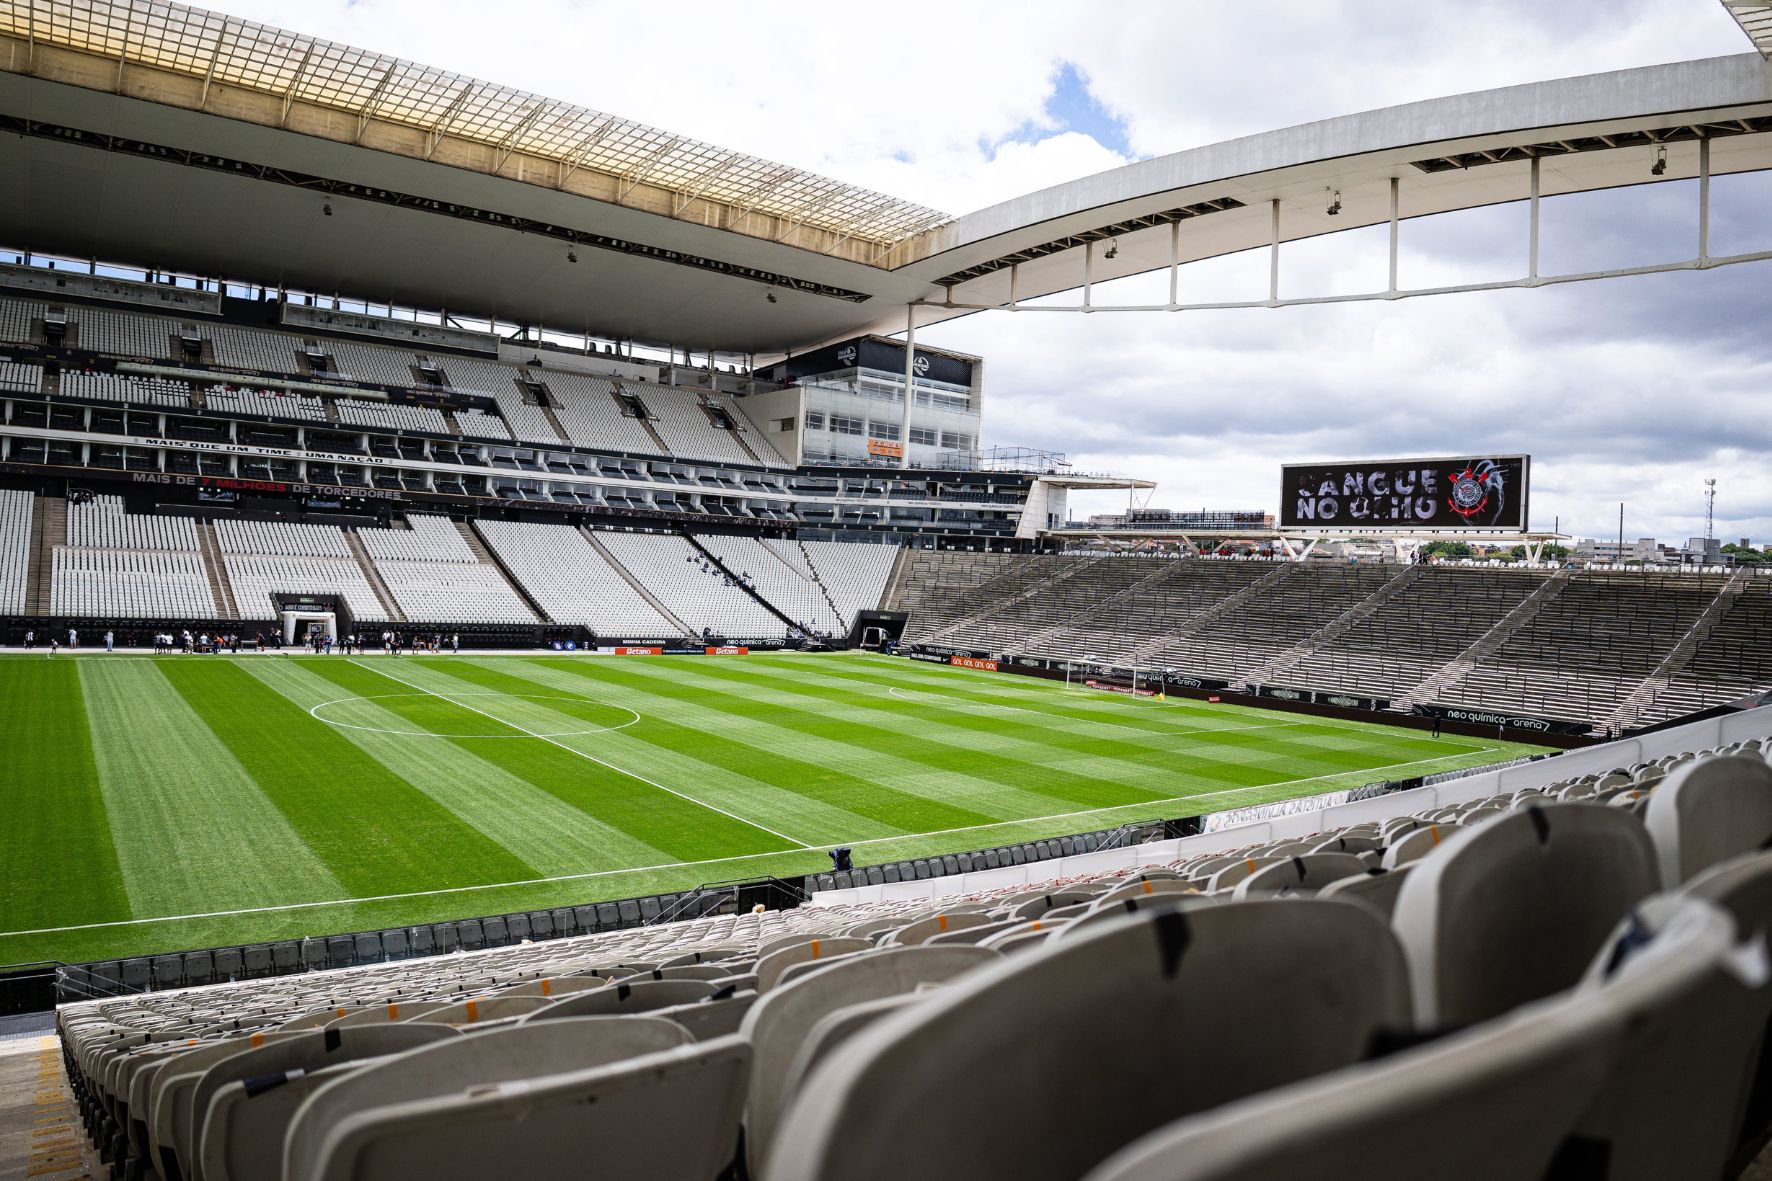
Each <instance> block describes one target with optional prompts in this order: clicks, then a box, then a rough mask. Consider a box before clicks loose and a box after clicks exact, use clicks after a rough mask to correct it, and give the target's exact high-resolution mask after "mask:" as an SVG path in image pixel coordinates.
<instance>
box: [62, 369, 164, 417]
mask: <svg viewBox="0 0 1772 1181" xmlns="http://www.w3.org/2000/svg"><path fill="white" fill-rule="evenodd" d="M61 392H62V394H63V395H65V396H66V397H70V398H92V399H94V400H95V401H104V402H125V403H128V404H129V405H132V406H164V407H167V408H168V409H174V410H189V409H190V408H191V389H190V387H189V386H187V385H185V384H184V383H183V382H179V381H170V380H167V379H165V378H158V377H137V376H131V375H127V374H122V373H83V372H80V371H77V370H64V371H63V373H62V376H61Z"/></svg>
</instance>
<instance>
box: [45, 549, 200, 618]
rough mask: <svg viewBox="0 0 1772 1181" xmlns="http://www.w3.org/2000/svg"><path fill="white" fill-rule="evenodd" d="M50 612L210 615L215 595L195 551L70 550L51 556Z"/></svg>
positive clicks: (118, 614) (92, 614)
mask: <svg viewBox="0 0 1772 1181" xmlns="http://www.w3.org/2000/svg"><path fill="white" fill-rule="evenodd" d="M50 560H51V568H50V574H51V579H50V589H49V610H50V613H51V614H53V615H74V616H79V615H86V616H101V617H115V618H143V619H214V618H215V617H216V616H217V615H218V614H219V612H217V610H216V603H215V596H214V594H212V593H211V591H210V589H209V578H208V575H207V573H206V572H205V570H204V568H203V559H202V557H200V556H199V555H198V554H197V553H195V552H194V551H175V552H169V551H166V550H119V549H73V548H70V547H67V546H60V545H58V546H56V547H55V550H54V553H53V554H52V555H51V559H50Z"/></svg>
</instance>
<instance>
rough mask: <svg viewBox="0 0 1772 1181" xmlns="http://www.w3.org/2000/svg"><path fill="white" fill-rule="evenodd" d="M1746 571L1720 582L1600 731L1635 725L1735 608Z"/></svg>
mask: <svg viewBox="0 0 1772 1181" xmlns="http://www.w3.org/2000/svg"><path fill="white" fill-rule="evenodd" d="M1747 571H1748V567H1745V566H1744V567H1742V568H1741V569H1740V570H1737V571H1736V572H1735V573H1734V574H1732V575H1730V577H1729V580H1728V581H1727V582H1725V583H1723V585H1722V588H1721V589H1719V590H1718V591H1717V597H1716V598H1714V599H1712V600H1711V602H1710V605H1709V606H1708V607H1706V608H1705V609H1704V612H1703V613H1702V614H1701V615H1699V617H1698V618H1697V619H1696V620H1694V621H1693V624H1692V626H1691V628H1689V629H1688V630H1687V632H1686V634H1685V635H1684V636H1682V637H1680V642H1679V643H1677V644H1675V645H1674V646H1673V648H1672V649H1670V650H1669V651H1668V654H1667V655H1666V656H1664V657H1662V659H1661V663H1660V664H1658V665H1656V666H1655V669H1654V671H1653V672H1651V673H1650V674H1649V675H1648V676H1646V677H1644V678H1643V681H1642V683H1641V684H1640V685H1638V686H1637V687H1636V688H1635V689H1633V690H1631V693H1630V696H1628V697H1626V698H1625V699H1624V700H1623V701H1622V702H1620V703H1619V706H1618V708H1617V709H1616V710H1614V711H1613V712H1612V715H1611V716H1610V717H1608V718H1607V719H1606V720H1605V721H1603V722H1601V723H1600V729H1602V730H1605V731H1608V732H1611V733H1622V732H1623V731H1624V730H1626V729H1629V728H1631V727H1634V726H1636V725H1637V724H1638V723H1639V722H1640V721H1641V720H1642V715H1643V710H1644V709H1645V708H1646V707H1647V706H1649V705H1650V704H1652V703H1653V702H1654V701H1655V699H1656V697H1657V696H1658V695H1660V693H1661V691H1662V690H1663V689H1666V688H1667V685H1668V682H1669V681H1671V680H1673V678H1674V676H1675V675H1676V674H1678V673H1679V672H1680V671H1681V670H1683V669H1684V668H1686V666H1687V665H1689V664H1691V663H1692V657H1693V656H1694V655H1696V654H1697V652H1698V649H1699V647H1700V646H1701V645H1702V644H1703V643H1704V642H1705V641H1706V640H1708V639H1709V638H1710V634H1711V633H1712V632H1713V631H1715V630H1716V628H1717V624H1718V623H1720V622H1722V619H1723V616H1725V615H1727V614H1728V613H1729V609H1730V608H1731V607H1732V606H1734V605H1735V601H1736V600H1737V599H1739V598H1740V597H1741V595H1742V592H1744V591H1745V590H1747V582H1746V578H1747Z"/></svg>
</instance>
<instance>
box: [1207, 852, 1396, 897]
mask: <svg viewBox="0 0 1772 1181" xmlns="http://www.w3.org/2000/svg"><path fill="white" fill-rule="evenodd" d="M1365 872H1366V863H1365V862H1364V861H1361V860H1360V859H1359V858H1358V857H1356V856H1354V855H1353V854H1352V853H1304V854H1301V855H1299V856H1296V857H1288V858H1286V860H1284V861H1277V862H1275V863H1274V864H1272V865H1264V866H1262V867H1261V868H1260V869H1258V870H1256V871H1255V872H1254V873H1252V874H1250V875H1249V876H1248V877H1246V878H1244V879H1243V880H1242V881H1240V882H1238V883H1237V889H1236V892H1235V897H1237V898H1247V897H1248V896H1249V895H1251V894H1260V893H1266V892H1269V891H1280V890H1320V889H1322V888H1323V887H1324V886H1327V885H1328V884H1329V883H1330V882H1333V881H1336V880H1338V879H1340V878H1351V877H1353V876H1355V875H1356V874H1363V873H1365Z"/></svg>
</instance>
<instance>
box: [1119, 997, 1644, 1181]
mask: <svg viewBox="0 0 1772 1181" xmlns="http://www.w3.org/2000/svg"><path fill="white" fill-rule="evenodd" d="M1617 1033H1618V1030H1617V1023H1616V1022H1615V1021H1612V1020H1610V1019H1608V1018H1606V1017H1605V1015H1604V1014H1602V1013H1599V1012H1598V1011H1593V1012H1587V1011H1584V1010H1582V1009H1581V1008H1580V1007H1578V1006H1573V1005H1571V1004H1570V1003H1569V1002H1568V1001H1567V1000H1561V999H1559V1000H1555V1001H1543V1002H1540V1003H1538V1004H1537V1005H1533V1006H1528V1007H1527V1008H1525V1009H1523V1010H1521V1011H1519V1012H1518V1013H1515V1014H1510V1015H1509V1016H1506V1017H1502V1018H1498V1019H1497V1020H1495V1021H1491V1022H1487V1023H1484V1024H1482V1025H1479V1026H1477V1027H1475V1028H1474V1029H1471V1030H1469V1031H1467V1032H1465V1033H1461V1034H1459V1035H1457V1036H1454V1037H1450V1038H1446V1039H1443V1040H1440V1041H1436V1042H1431V1043H1429V1044H1428V1045H1426V1046H1423V1047H1420V1048H1418V1049H1415V1050H1413V1051H1410V1052H1408V1053H1403V1054H1398V1055H1395V1056H1393V1057H1390V1058H1385V1059H1381V1060H1379V1061H1377V1062H1372V1063H1365V1064H1361V1065H1355V1066H1350V1067H1348V1068H1346V1069H1345V1070H1338V1071H1334V1072H1332V1073H1330V1074H1326V1075H1322V1076H1320V1077H1318V1078H1314V1079H1310V1080H1307V1081H1305V1082H1302V1083H1297V1084H1294V1085H1292V1086H1287V1087H1280V1088H1278V1089H1277V1090H1273V1091H1269V1092H1267V1093H1265V1094H1259V1095H1253V1096H1250V1097H1249V1098H1247V1099H1243V1100H1240V1101H1238V1102H1234V1103H1230V1104H1227V1105H1225V1106H1224V1107H1220V1108H1218V1109H1216V1110H1214V1111H1209V1112H1204V1113H1202V1114H1199V1115H1195V1116H1190V1117H1187V1118H1184V1119H1181V1120H1177V1121H1176V1122H1174V1123H1171V1124H1169V1125H1167V1126H1165V1127H1163V1128H1160V1129H1158V1130H1157V1131H1155V1132H1152V1133H1150V1134H1149V1135H1147V1136H1144V1137H1141V1138H1140V1139H1138V1140H1135V1141H1133V1142H1132V1143H1131V1144H1128V1145H1126V1146H1125V1147H1124V1148H1122V1149H1121V1150H1120V1151H1118V1152H1116V1153H1115V1154H1114V1155H1113V1156H1112V1157H1110V1158H1109V1159H1108V1160H1106V1161H1104V1162H1103V1163H1102V1164H1101V1165H1100V1166H1099V1167H1097V1168H1095V1169H1094V1170H1092V1171H1091V1172H1090V1173H1089V1174H1088V1176H1087V1177H1086V1178H1085V1181H1250V1179H1251V1178H1281V1177H1312V1178H1330V1177H1335V1178H1340V1177H1363V1176H1369V1175H1372V1174H1373V1173H1374V1172H1375V1171H1376V1172H1377V1173H1378V1175H1381V1176H1382V1175H1388V1174H1389V1170H1388V1169H1387V1168H1386V1166H1392V1167H1398V1166H1401V1163H1402V1162H1425V1161H1431V1162H1432V1165H1431V1175H1432V1176H1433V1178H1434V1181H1495V1179H1497V1178H1503V1177H1508V1178H1539V1177H1545V1176H1550V1175H1552V1174H1551V1173H1549V1172H1548V1171H1547V1170H1548V1167H1549V1165H1550V1163H1551V1161H1552V1160H1554V1159H1555V1158H1556V1155H1557V1151H1558V1148H1559V1146H1560V1145H1562V1144H1563V1143H1564V1142H1565V1141H1566V1140H1567V1138H1568V1136H1569V1134H1570V1132H1571V1130H1572V1129H1573V1128H1574V1126H1575V1123H1576V1121H1577V1119H1578V1118H1579V1117H1580V1115H1581V1112H1582V1109H1583V1107H1584V1106H1585V1104H1586V1103H1587V1102H1588V1100H1589V1099H1590V1097H1591V1096H1592V1095H1593V1094H1594V1092H1595V1089H1596V1088H1597V1087H1598V1085H1599V1082H1600V1079H1601V1078H1602V1077H1603V1075H1604V1073H1605V1070H1606V1065H1607V1063H1608V1061H1609V1060H1610V1056H1611V1054H1612V1053H1613V1052H1614V1051H1615V1048H1616V1038H1617ZM1500 1129H1505V1130H1506V1131H1505V1134H1498V1132H1499V1130H1500ZM1374 1166H1377V1168H1376V1169H1375V1167H1374ZM1396 1175H1399V1176H1401V1175H1406V1174H1405V1173H1402V1172H1399V1173H1397V1174H1396Z"/></svg>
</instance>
